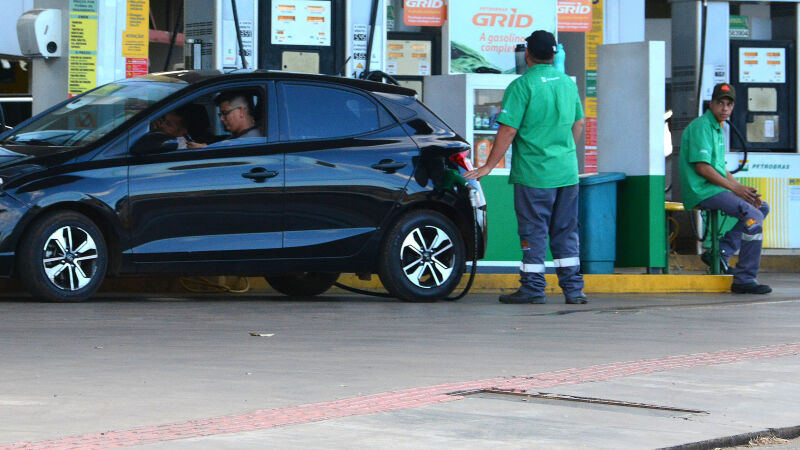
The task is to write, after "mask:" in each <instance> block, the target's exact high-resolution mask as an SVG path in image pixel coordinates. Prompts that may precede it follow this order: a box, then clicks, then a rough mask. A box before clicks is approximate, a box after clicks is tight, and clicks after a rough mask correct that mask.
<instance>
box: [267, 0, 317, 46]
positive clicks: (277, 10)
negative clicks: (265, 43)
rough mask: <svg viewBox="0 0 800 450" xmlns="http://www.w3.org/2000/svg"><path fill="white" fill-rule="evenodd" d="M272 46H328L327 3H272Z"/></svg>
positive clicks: (304, 0)
mask: <svg viewBox="0 0 800 450" xmlns="http://www.w3.org/2000/svg"><path fill="white" fill-rule="evenodd" d="M271 42H272V44H277V45H317V46H323V47H328V46H330V45H331V2H330V1H323V0H280V1H277V0H276V1H273V2H272V41H271Z"/></svg>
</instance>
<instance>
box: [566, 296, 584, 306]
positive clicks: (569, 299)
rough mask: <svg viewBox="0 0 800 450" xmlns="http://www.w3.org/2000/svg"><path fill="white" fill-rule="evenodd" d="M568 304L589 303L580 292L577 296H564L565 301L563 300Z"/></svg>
mask: <svg viewBox="0 0 800 450" xmlns="http://www.w3.org/2000/svg"><path fill="white" fill-rule="evenodd" d="M564 303H566V304H568V305H585V304H587V303H589V300H587V299H586V296H585V295H583V294H581V295H579V296H577V297H566V301H565V302H564Z"/></svg>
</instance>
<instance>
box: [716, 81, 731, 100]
mask: <svg viewBox="0 0 800 450" xmlns="http://www.w3.org/2000/svg"><path fill="white" fill-rule="evenodd" d="M722 97H728V98H729V99H731V100H732V101H734V102H735V101H736V90H735V89H733V86H731V85H730V84H728V83H719V84H718V85H716V86H714V92H713V93H712V94H711V100H712V101H713V100H717V99H720V98H722Z"/></svg>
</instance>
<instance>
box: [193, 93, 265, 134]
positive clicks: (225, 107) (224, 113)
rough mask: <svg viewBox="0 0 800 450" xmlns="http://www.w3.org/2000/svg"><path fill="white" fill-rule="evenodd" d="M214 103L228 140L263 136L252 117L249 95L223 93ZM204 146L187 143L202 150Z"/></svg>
mask: <svg viewBox="0 0 800 450" xmlns="http://www.w3.org/2000/svg"><path fill="white" fill-rule="evenodd" d="M214 103H215V104H216V105H217V107H218V108H219V113H218V115H219V120H220V121H221V122H222V125H224V126H225V129H226V130H228V131H230V133H231V137H230V138H228V139H239V138H249V137H263V136H264V134H263V133H262V132H261V129H260V128H259V127H258V125H256V120H255V118H254V115H253V109H254V108H253V106H252V104H251V101H250V100H249V94H246V93H242V92H236V91H233V92H224V93H222V94H220V95H219V96H218V97H217V98H216V100H214ZM206 145H208V144H202V143H199V142H189V143H188V144H187V147H188V148H203V147H205V146H206Z"/></svg>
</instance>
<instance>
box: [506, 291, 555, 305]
mask: <svg viewBox="0 0 800 450" xmlns="http://www.w3.org/2000/svg"><path fill="white" fill-rule="evenodd" d="M500 303H507V304H515V305H520V304H524V303H535V304H542V303H547V299H546V298H544V296H542V297H535V296H533V295H529V294H526V293H524V292H522V291H517V292H514V293H513V294H503V295H501V296H500Z"/></svg>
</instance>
